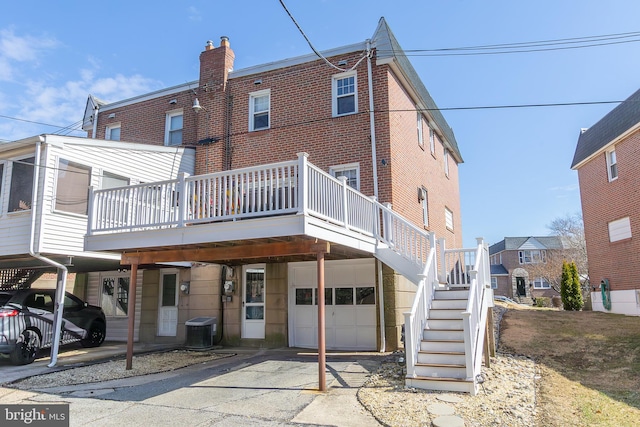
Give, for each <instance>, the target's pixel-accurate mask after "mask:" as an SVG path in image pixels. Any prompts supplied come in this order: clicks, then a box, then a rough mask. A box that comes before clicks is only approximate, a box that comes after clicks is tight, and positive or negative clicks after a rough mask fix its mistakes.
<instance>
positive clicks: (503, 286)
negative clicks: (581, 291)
mask: <svg viewBox="0 0 640 427" xmlns="http://www.w3.org/2000/svg"><path fill="white" fill-rule="evenodd" d="M565 249H567V246H566V244H565V243H564V241H563V239H562V238H561V237H559V236H542V237H505V238H504V239H503V240H501V241H500V242H498V243H495V244H493V245H491V246H489V256H490V263H491V287H492V288H493V289H494V293H495V294H496V295H504V296H506V297H509V298H512V299H514V300H516V301H519V302H523V303H532V302H533V299H534V298H538V297H547V298H550V297H553V296H556V295H559V294H558V292H556V291H555V290H554V289H553V288H552V287H551V284H550V283H549V281H548V280H546V279H545V278H544V277H542V274H543V270H541V269H540V268H539V267H540V264H546V263H547V261H548V260H551V259H552V258H553V256H554V255H555V254H558V253H561V252H562V251H564V250H565ZM556 264H557V263H556ZM561 274H562V271H561V270H558V276H560V275H561Z"/></svg>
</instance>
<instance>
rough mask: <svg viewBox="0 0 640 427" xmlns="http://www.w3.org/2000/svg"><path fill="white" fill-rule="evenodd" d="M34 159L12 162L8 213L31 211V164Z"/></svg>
mask: <svg viewBox="0 0 640 427" xmlns="http://www.w3.org/2000/svg"><path fill="white" fill-rule="evenodd" d="M34 162H35V157H29V158H26V159H20V160H14V161H13V162H12V163H13V164H12V170H11V186H10V189H9V207H8V211H9V212H17V211H25V210H29V209H31V198H32V196H33V163H34Z"/></svg>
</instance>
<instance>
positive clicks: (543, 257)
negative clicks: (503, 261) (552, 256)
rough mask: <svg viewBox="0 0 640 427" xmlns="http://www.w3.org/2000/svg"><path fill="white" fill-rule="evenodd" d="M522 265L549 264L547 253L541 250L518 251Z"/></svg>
mask: <svg viewBox="0 0 640 427" xmlns="http://www.w3.org/2000/svg"><path fill="white" fill-rule="evenodd" d="M518 260H519V261H520V264H540V263H541V262H547V252H546V251H542V250H539V249H535V250H527V251H518Z"/></svg>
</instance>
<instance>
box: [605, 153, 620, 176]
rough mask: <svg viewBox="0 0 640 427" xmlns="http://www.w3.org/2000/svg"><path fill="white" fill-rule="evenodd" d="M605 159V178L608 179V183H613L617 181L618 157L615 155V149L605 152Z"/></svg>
mask: <svg viewBox="0 0 640 427" xmlns="http://www.w3.org/2000/svg"><path fill="white" fill-rule="evenodd" d="M606 158H607V178H609V182H611V181H615V180H616V179H618V156H617V155H616V149H615V147H614V148H612V149H610V150H607V152H606Z"/></svg>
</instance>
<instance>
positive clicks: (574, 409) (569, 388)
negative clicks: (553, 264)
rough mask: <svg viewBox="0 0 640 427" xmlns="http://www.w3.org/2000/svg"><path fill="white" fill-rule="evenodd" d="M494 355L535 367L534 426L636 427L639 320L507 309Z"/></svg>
mask: <svg viewBox="0 0 640 427" xmlns="http://www.w3.org/2000/svg"><path fill="white" fill-rule="evenodd" d="M499 350H500V351H503V352H507V353H514V354H520V355H526V356H529V357H531V358H533V359H534V360H535V361H536V363H537V364H538V365H539V367H540V371H541V376H542V378H541V380H540V381H539V382H538V384H539V386H538V390H537V405H536V406H537V413H538V417H537V422H536V425H538V426H569V425H571V426H640V317H631V316H623V315H618V314H608V313H601V312H593V311H580V312H570V311H557V310H549V309H532V308H522V309H518V308H514V306H513V305H510V306H509V310H508V311H507V312H506V313H505V315H504V317H503V318H502V322H501V329H500V344H499Z"/></svg>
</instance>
